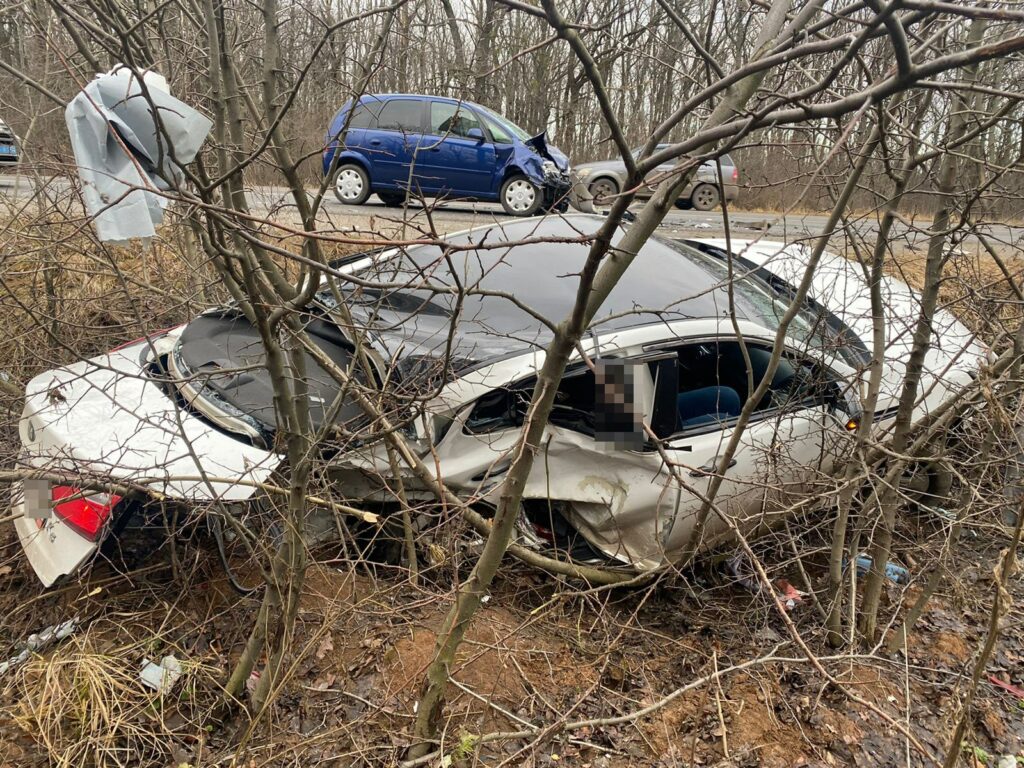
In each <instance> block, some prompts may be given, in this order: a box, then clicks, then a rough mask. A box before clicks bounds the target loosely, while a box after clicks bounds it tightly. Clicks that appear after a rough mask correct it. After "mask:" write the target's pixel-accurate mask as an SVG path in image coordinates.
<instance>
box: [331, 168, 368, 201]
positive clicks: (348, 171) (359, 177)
mask: <svg viewBox="0 0 1024 768" xmlns="http://www.w3.org/2000/svg"><path fill="white" fill-rule="evenodd" d="M334 196H335V197H336V198H338V202H339V203H344V204H345V205H362V204H363V203H365V202H366V198H368V197H369V196H370V177H369V176H367V175H366V171H364V170H363V169H362V166H359V165H356V164H355V163H345V165H342V166H340V167H339V168H338V170H337V171H336V172H335V174H334Z"/></svg>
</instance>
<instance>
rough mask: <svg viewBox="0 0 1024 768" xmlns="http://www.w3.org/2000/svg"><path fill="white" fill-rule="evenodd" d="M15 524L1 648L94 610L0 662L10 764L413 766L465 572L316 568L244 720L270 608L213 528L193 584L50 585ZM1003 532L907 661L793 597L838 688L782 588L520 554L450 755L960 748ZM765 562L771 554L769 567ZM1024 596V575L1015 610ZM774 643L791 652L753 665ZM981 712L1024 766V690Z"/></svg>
mask: <svg viewBox="0 0 1024 768" xmlns="http://www.w3.org/2000/svg"><path fill="white" fill-rule="evenodd" d="M3 530H4V535H5V536H6V537H7V538H6V539H5V541H4V543H3V545H2V549H0V551H2V553H3V555H2V558H0V562H2V565H0V573H2V574H3V576H2V579H3V581H2V588H0V615H2V616H3V619H0V648H4V649H7V650H8V651H10V652H13V651H14V649H15V648H16V646H17V645H18V642H19V641H20V640H24V639H25V638H26V637H27V636H28V635H29V634H30V633H31V632H33V631H38V630H40V629H42V628H44V627H46V626H47V625H49V624H53V623H56V622H59V621H64V620H66V619H68V618H71V617H76V616H77V617H79V619H80V621H81V625H80V629H79V630H78V631H77V632H76V633H75V634H74V635H72V636H71V637H70V638H68V639H67V640H65V641H64V642H63V643H60V644H58V645H56V646H55V647H53V648H52V649H50V650H48V651H47V652H46V653H44V654H43V655H42V656H36V657H33V658H32V659H31V660H30V661H29V662H27V663H26V664H24V665H23V666H21V667H19V668H17V669H16V670H14V671H12V672H9V673H7V674H6V675H4V676H3V677H2V678H0V763H2V764H3V765H14V764H16V765H21V766H36V765H38V766H43V765H50V764H62V765H86V764H88V765H118V764H120V765H175V766H180V765H183V764H184V765H192V766H199V765H228V764H233V761H235V760H236V759H237V762H236V763H234V764H238V765H253V766H263V765H266V766H278V765H281V766H286V765H304V766H319V765H328V766H349V765H351V766H357V765H358V766H364V765H365V766H387V765H396V764H398V763H399V762H400V760H401V756H402V747H403V746H404V745H406V744H407V743H408V734H409V730H410V727H411V723H412V719H413V717H414V709H413V706H414V703H415V701H416V699H417V694H418V691H419V686H420V685H421V682H422V678H423V672H424V669H425V667H426V665H427V664H428V663H429V661H430V659H431V656H432V654H433V647H434V641H435V632H436V631H437V629H438V627H439V626H440V623H441V621H442V619H443V617H444V614H445V612H446V610H447V608H448V607H449V605H450V600H451V598H452V588H451V584H452V583H453V578H454V576H455V572H456V565H454V564H445V565H442V566H440V567H438V568H436V569H435V570H434V571H433V572H428V573H427V574H425V576H426V577H427V579H426V580H425V581H424V583H423V584H422V586H420V587H419V588H418V589H417V588H413V587H411V586H410V585H409V584H408V582H407V581H406V580H405V579H404V578H403V577H402V576H401V575H400V574H398V573H396V572H393V571H390V572H389V571H388V570H387V569H382V570H380V571H379V572H377V573H370V572H368V571H367V570H366V569H351V568H347V567H346V568H338V567H337V565H328V564H326V563H324V562H321V563H320V564H317V565H316V566H314V567H313V568H312V569H311V572H310V575H309V579H308V581H307V584H306V587H305V592H304V595H305V598H304V601H303V609H302V611H301V615H300V619H299V626H298V633H297V637H296V642H295V647H296V654H295V658H294V659H293V664H292V667H291V672H290V678H289V680H288V682H287V683H286V685H285V686H284V689H283V690H282V691H280V693H279V695H278V697H277V699H276V701H275V703H274V705H273V707H272V709H271V711H270V713H269V714H268V715H267V716H266V717H265V719H264V720H263V721H262V722H261V724H259V725H258V726H256V727H251V725H250V720H249V716H248V715H247V714H245V713H244V712H243V711H241V710H234V711H228V710H224V709H223V708H221V707H219V705H218V703H219V700H220V686H221V685H222V684H223V683H224V682H225V680H226V676H227V674H228V673H229V671H230V667H231V663H232V662H233V660H234V659H235V658H236V657H237V655H238V653H239V652H240V650H241V647H242V644H243V643H244V639H245V630H246V628H247V627H248V626H249V625H250V623H251V621H252V618H253V614H254V611H255V607H256V605H257V602H256V600H255V599H252V598H246V599H243V598H239V597H238V596H237V595H236V594H234V593H233V592H232V591H231V590H230V589H229V588H228V587H227V586H226V580H225V578H224V576H223V574H222V573H221V572H219V571H218V569H217V568H216V567H215V565H214V563H215V560H214V558H213V556H212V553H211V551H210V548H209V547H208V545H207V544H206V543H204V542H202V541H200V540H196V541H192V542H184V543H182V544H181V546H180V548H179V551H178V552H177V557H178V560H179V564H180V565H181V568H180V571H179V576H178V577H177V578H175V577H174V575H173V570H172V568H171V560H170V557H169V554H168V552H167V551H165V550H162V551H160V552H158V553H156V554H155V555H153V556H151V557H150V558H149V559H147V561H146V562H145V563H144V564H143V565H141V566H139V567H138V568H137V570H136V571H135V572H134V573H129V574H125V575H117V574H116V573H115V571H114V569H113V567H112V565H109V564H100V565H97V566H96V567H95V568H94V569H93V570H92V572H91V574H90V576H89V577H88V578H87V579H85V580H83V581H81V582H80V583H74V584H69V585H67V586H65V587H63V588H60V589H57V590H54V591H49V592H43V591H42V590H40V588H39V587H38V585H37V584H36V583H35V581H34V579H33V577H32V576H31V574H30V573H29V572H28V568H27V566H26V564H25V563H24V561H23V559H22V558H21V556H20V554H19V553H18V551H17V549H18V548H17V546H16V542H14V541H12V540H11V537H10V535H9V531H8V529H7V528H6V527H5V528H4V529H3ZM998 547H999V541H998V540H996V539H994V538H991V537H986V538H965V539H964V540H963V546H961V547H960V549H959V550H958V552H957V553H956V563H955V569H954V570H955V572H957V573H959V574H960V578H959V579H958V580H957V583H956V586H955V588H950V589H948V590H944V591H940V594H939V595H938V596H937V597H936V598H935V600H934V601H933V602H932V603H931V605H930V607H929V609H928V611H927V612H926V613H925V615H924V617H923V618H922V620H921V622H920V624H919V627H918V630H917V631H916V632H915V633H914V634H913V635H912V636H911V638H910V642H909V651H908V653H907V654H906V655H903V654H895V655H888V654H886V653H885V652H884V651H877V652H875V653H870V654H869V653H864V654H850V653H842V654H840V655H839V656H834V655H832V656H830V654H831V653H833V652H831V651H830V650H829V649H828V647H827V646H826V645H825V644H824V643H823V642H822V637H821V633H820V631H819V626H820V621H819V620H818V618H817V616H816V615H815V613H814V608H813V606H812V605H811V604H810V602H809V600H805V601H804V602H802V603H800V604H798V605H797V607H796V609H795V610H794V611H793V613H792V617H793V619H794V620H795V622H796V624H797V626H798V627H799V628H800V630H801V632H802V634H803V637H804V639H805V640H806V642H808V643H809V645H810V647H811V649H812V650H813V651H814V652H815V653H816V654H819V655H820V656H821V657H822V662H821V663H822V665H823V666H824V668H825V669H827V670H828V672H829V673H830V674H831V675H833V676H834V677H835V678H836V679H837V680H838V681H839V682H840V684H841V686H840V687H836V686H834V685H832V684H829V683H828V682H827V681H826V680H825V678H824V677H823V676H822V674H821V673H820V671H818V670H817V669H815V667H814V665H812V664H810V663H808V662H807V660H806V658H803V656H802V654H801V652H800V650H799V649H798V648H797V646H795V645H794V644H793V643H792V642H790V641H789V638H788V636H787V630H786V628H785V625H784V624H783V622H782V620H781V618H780V616H779V615H778V614H777V612H776V610H775V608H774V606H773V605H771V604H769V602H768V600H767V599H765V596H763V595H758V594H751V593H749V592H747V591H745V590H744V589H742V588H740V587H739V586H737V585H736V584H735V583H732V582H730V579H729V578H728V577H726V576H725V575H723V573H722V572H720V570H719V569H715V568H711V567H704V568H700V569H696V570H694V571H693V572H691V573H689V574H687V577H688V578H687V579H686V580H685V583H684V581H681V580H676V581H674V582H673V583H672V584H665V585H663V586H660V587H658V588H656V589H654V590H646V591H643V592H636V591H633V592H630V591H625V590H622V591H618V592H611V593H598V594H595V595H591V596H590V597H588V598H582V597H578V596H575V597H574V596H571V594H570V593H571V592H572V590H567V589H566V587H567V585H565V584H560V583H558V582H554V581H553V580H551V579H549V578H547V577H544V576H542V575H539V574H536V573H533V572H530V571H528V570H526V569H525V568H523V567H521V566H516V565H509V566H508V567H506V568H505V570H504V571H503V573H502V575H501V577H500V579H499V581H498V583H497V584H496V586H495V589H494V590H493V592H492V595H491V599H490V600H489V601H488V603H487V606H486V608H485V610H484V611H483V613H482V614H481V615H480V617H479V618H478V620H477V621H476V622H474V624H473V626H472V628H471V629H470V631H469V634H468V637H467V641H466V643H465V644H464V646H463V648H462V651H461V653H460V656H459V659H458V662H457V664H456V666H455V668H454V669H453V670H452V677H453V683H452V686H451V688H450V692H449V701H448V709H447V717H448V719H449V721H448V722H447V723H446V727H445V733H446V738H447V739H448V740H449V742H448V744H446V746H445V751H446V752H449V753H451V752H454V753H456V754H458V753H459V749H460V746H459V744H460V742H461V743H462V745H463V746H462V747H461V748H462V749H463V750H464V752H465V753H466V754H467V755H469V757H468V758H467V762H466V763H465V764H466V765H471V764H480V765H499V764H501V765H512V766H519V765H524V766H555V765H559V766H562V765H566V766H594V767H597V766H601V767H605V768H619V767H622V768H626V767H627V766H704V765H707V766H711V765H722V766H768V767H774V766H779V767H780V768H781V767H782V766H833V765H849V766H890V765H891V766H904V765H908V764H909V765H925V764H928V763H927V761H926V760H925V758H923V757H922V755H921V754H920V753H919V752H918V751H917V750H914V749H911V748H909V747H908V740H907V737H906V736H905V735H904V734H903V733H902V732H901V731H900V730H899V729H898V728H897V727H895V726H894V724H893V723H894V722H896V723H901V724H904V725H905V727H906V728H908V729H909V732H910V733H911V734H912V735H913V737H914V738H915V739H917V740H918V741H919V742H920V744H921V745H922V747H923V749H925V750H927V751H929V752H930V753H931V754H932V755H935V756H938V757H940V758H941V757H942V756H943V755H944V754H945V750H946V747H947V742H948V738H949V733H950V732H951V730H952V723H951V718H952V717H954V716H955V715H956V713H957V712H958V711H959V702H960V700H961V697H962V696H963V693H964V689H965V686H966V684H967V677H968V676H969V674H970V670H971V667H972V659H973V657H974V655H975V653H976V651H977V649H978V647H979V645H980V643H981V640H982V635H983V629H984V627H985V624H986V622H987V611H988V605H989V600H990V597H991V592H992V582H991V564H992V563H993V558H994V557H995V556H996V555H997V553H998ZM335 554H337V553H330V552H326V553H321V557H322V558H325V559H333V558H332V555H335ZM771 554H772V553H771V552H770V551H766V552H765V553H764V556H765V559H766V561H768V562H771ZM184 564H190V565H189V566H187V567H186V566H185V565H184ZM791 568H792V566H788V567H787V566H786V565H784V564H780V565H778V566H777V567H776V568H775V571H776V572H775V573H773V576H782V575H785V576H789V577H790V578H794V579H795V578H796V575H795V574H794V573H792V572H791V570H790V569H791ZM810 572H811V573H812V574H814V573H815V571H814V569H813V564H811V566H810ZM812 578H814V576H812ZM919 582H920V579H915V580H914V581H912V582H911V585H910V586H909V587H906V588H904V587H897V586H896V585H891V586H890V593H889V595H888V597H889V599H890V604H892V605H895V604H896V602H897V601H898V600H900V599H901V598H902V599H903V600H904V601H906V600H907V599H908V598H909V599H911V600H912V598H913V597H914V595H915V592H916V590H917V589H918V587H917V586H916V585H917V584H918V583H919ZM904 589H906V590H907V594H901V592H902V591H903V590H904ZM1022 593H1024V586H1022V584H1021V582H1020V580H1017V581H1016V582H1015V584H1014V597H1015V598H1016V600H1017V602H1016V605H1018V606H1019V605H1021V604H1022V603H1021V602H1020V601H1021V600H1024V594H1022ZM1019 616H1020V614H1019V609H1018V612H1016V613H1014V614H1012V615H1011V617H1010V619H1009V629H1008V631H1007V632H1005V633H1004V637H1003V639H1002V641H1001V642H1000V644H999V645H998V647H997V650H996V653H995V654H994V655H993V657H992V660H991V662H990V664H989V667H988V669H987V670H986V678H987V677H988V676H989V675H992V676H993V677H994V678H996V679H999V680H1004V681H1007V682H1010V683H1013V684H1017V685H1019V684H1020V683H1021V682H1022V680H1021V675H1022V670H1024V663H1022V662H1024V642H1022V637H1021V633H1020V631H1019V630H1020V619H1019ZM167 654H173V655H175V656H176V658H178V659H179V660H180V661H181V662H182V665H183V667H184V669H185V672H184V675H183V678H182V679H181V680H180V681H179V682H178V683H177V685H176V686H175V688H174V690H173V691H172V692H171V693H170V694H167V695H164V696H160V695H157V694H155V693H153V692H152V691H149V690H147V689H145V688H144V687H143V686H142V685H141V683H140V682H139V680H138V671H139V669H140V668H141V665H142V663H143V658H159V657H162V656H164V655H167ZM761 657H773V658H776V659H780V660H778V661H772V660H770V659H766V660H764V661H763V662H760V663H758V662H757V661H756V660H757V659H759V658H761ZM752 661H754V662H755V663H752V664H751V665H750V666H748V667H746V668H744V669H740V670H735V671H732V672H728V673H726V674H723V675H722V676H721V677H720V678H719V679H718V680H717V682H714V681H713V682H710V683H708V684H707V685H702V686H700V687H698V688H696V689H694V690H691V691H689V692H686V693H683V694H682V695H679V696H678V697H675V698H674V699H672V700H671V701H669V702H668V703H667V704H665V705H664V706H661V707H660V708H656V709H655V710H654V711H653V712H651V713H650V714H648V715H646V716H643V717H638V718H635V719H629V720H627V721H626V722H617V723H614V724H604V725H602V724H594V725H591V726H588V727H584V728H579V729H575V730H573V731H571V732H566V731H562V730H561V729H560V728H559V727H558V724H560V723H565V722H571V721H574V720H576V721H579V720H603V719H610V718H618V717H620V716H623V715H629V714H630V713H635V712H636V711H638V710H640V709H641V708H644V707H649V706H651V705H653V704H655V703H656V702H658V701H659V700H661V699H662V698H663V697H666V696H667V695H668V694H670V693H672V692H673V691H674V690H676V689H678V688H680V687H682V686H685V685H687V684H689V683H692V682H693V681H694V680H696V679H698V678H701V677H704V676H706V675H708V674H709V673H711V672H713V671H714V670H715V669H718V670H727V669H728V668H730V667H732V666H734V665H737V664H743V663H748V662H752ZM844 691H850V692H854V693H855V694H857V695H858V696H860V697H862V698H863V699H864V700H866V701H868V702H871V703H872V704H873V705H874V706H876V707H877V708H878V709H879V710H880V711H881V712H883V713H885V714H886V715H887V716H888V718H891V720H890V721H888V722H887V721H886V720H885V719H883V717H882V716H881V715H879V714H877V713H875V712H872V711H870V710H869V709H868V708H866V707H864V706H861V705H858V704H855V703H853V702H852V701H851V700H850V699H849V698H848V697H847V696H846V695H845V693H844ZM485 700H486V701H485ZM970 722H971V729H969V734H968V739H967V740H966V741H965V744H966V745H967V748H969V749H970V750H971V755H970V760H973V761H975V762H973V763H965V764H971V765H973V766H978V765H991V766H995V765H996V757H997V756H1003V755H1012V754H1018V755H1022V757H1021V761H1020V762H1021V763H1022V764H1024V752H1022V751H1021V750H1022V744H1024V702H1022V701H1021V700H1020V699H1017V698H1016V696H1014V695H1013V694H1012V693H1010V692H1008V691H1007V690H1005V689H1003V688H1001V687H999V686H997V685H996V684H994V683H992V682H990V681H989V680H987V679H986V680H985V681H983V683H982V686H981V688H980V689H979V691H978V694H977V696H976V699H975V704H974V706H973V708H972V713H971V721H970ZM508 731H536V733H535V734H534V735H531V736H530V737H529V738H513V739H505V740H496V741H493V742H489V743H486V744H482V745H479V746H478V750H477V751H475V752H474V750H473V749H471V748H467V747H466V745H469V746H470V747H471V746H472V745H473V737H475V736H479V735H481V734H486V733H493V732H508ZM976 756H977V757H976ZM1001 765H1003V764H1001Z"/></svg>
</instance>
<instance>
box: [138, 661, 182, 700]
mask: <svg viewBox="0 0 1024 768" xmlns="http://www.w3.org/2000/svg"><path fill="white" fill-rule="evenodd" d="M179 677H181V663H180V662H179V661H178V660H177V659H176V658H174V656H164V657H163V659H162V660H161V661H160V663H159V664H154V663H153V662H152V661H150V660H149V659H143V660H142V671H141V672H139V679H140V680H142V683H143V685H145V686H147V687H149V688H152V689H153V690H154V691H156V692H157V693H159V694H161V695H163V694H165V693H170V692H171V689H172V688H174V684H175V683H176V682H178V678H179Z"/></svg>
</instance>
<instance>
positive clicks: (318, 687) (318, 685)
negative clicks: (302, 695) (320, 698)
mask: <svg viewBox="0 0 1024 768" xmlns="http://www.w3.org/2000/svg"><path fill="white" fill-rule="evenodd" d="M337 679H338V676H337V675H335V674H333V673H331V672H328V673H327V674H326V675H323V676H322V677H318V678H317V679H316V680H314V681H313V690H314V691H326V690H327V689H328V688H330V687H331V686H332V685H334V681H335V680H337Z"/></svg>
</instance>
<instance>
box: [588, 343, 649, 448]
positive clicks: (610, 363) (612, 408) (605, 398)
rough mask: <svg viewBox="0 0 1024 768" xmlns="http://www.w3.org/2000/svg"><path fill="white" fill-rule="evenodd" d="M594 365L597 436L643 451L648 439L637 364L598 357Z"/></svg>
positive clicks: (595, 427)
mask: <svg viewBox="0 0 1024 768" xmlns="http://www.w3.org/2000/svg"><path fill="white" fill-rule="evenodd" d="M594 368H595V370H594V386H595V392H594V438H595V439H596V440H597V441H598V442H599V443H605V444H607V445H609V446H611V447H613V448H619V449H626V450H639V449H640V448H642V447H643V445H644V439H645V438H644V428H643V414H642V413H640V411H639V409H638V407H637V397H636V385H637V370H636V369H637V366H636V365H635V364H634V363H632V362H627V361H623V360H597V361H596V362H595V366H594Z"/></svg>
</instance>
